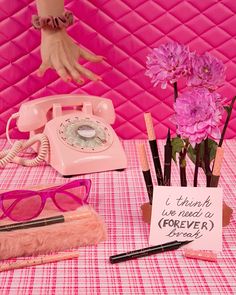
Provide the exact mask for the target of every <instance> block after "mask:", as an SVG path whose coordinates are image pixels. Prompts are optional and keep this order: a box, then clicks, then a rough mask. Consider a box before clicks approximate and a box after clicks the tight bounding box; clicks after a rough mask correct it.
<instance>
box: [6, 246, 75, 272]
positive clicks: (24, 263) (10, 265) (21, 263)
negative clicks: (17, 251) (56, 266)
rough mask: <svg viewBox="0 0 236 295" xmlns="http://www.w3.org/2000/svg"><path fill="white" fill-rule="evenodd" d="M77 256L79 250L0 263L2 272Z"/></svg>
mask: <svg viewBox="0 0 236 295" xmlns="http://www.w3.org/2000/svg"><path fill="white" fill-rule="evenodd" d="M76 257H79V252H78V251H74V252H64V253H57V254H50V255H44V256H36V257H31V258H29V259H24V260H18V261H12V262H10V261H6V262H4V263H0V272H2V271H7V270H12V269H18V268H23V267H29V266H35V265H41V264H45V263H50V262H58V261H62V260H66V259H72V258H76Z"/></svg>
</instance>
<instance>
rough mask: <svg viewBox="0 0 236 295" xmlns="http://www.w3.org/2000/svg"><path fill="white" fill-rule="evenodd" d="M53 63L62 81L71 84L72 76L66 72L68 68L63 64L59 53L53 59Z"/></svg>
mask: <svg viewBox="0 0 236 295" xmlns="http://www.w3.org/2000/svg"><path fill="white" fill-rule="evenodd" d="M51 63H52V66H53V68H54V69H55V70H56V72H57V74H58V75H59V76H60V77H61V79H62V80H63V81H65V82H69V81H70V80H71V77H70V75H69V74H68V72H67V71H66V68H65V67H64V65H63V64H62V62H61V61H60V59H59V56H58V53H55V54H54V55H53V57H52V58H51Z"/></svg>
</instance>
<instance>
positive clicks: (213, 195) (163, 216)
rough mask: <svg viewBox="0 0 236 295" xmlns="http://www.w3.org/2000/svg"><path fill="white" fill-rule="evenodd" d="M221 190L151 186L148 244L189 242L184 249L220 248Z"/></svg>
mask: <svg viewBox="0 0 236 295" xmlns="http://www.w3.org/2000/svg"><path fill="white" fill-rule="evenodd" d="M222 194H223V192H222V189H221V188H213V187H212V188H205V187H174V186H155V187H154V193H153V203H152V218H151V229H150V238H149V244H150V246H151V245H160V244H164V243H167V242H171V241H176V240H177V241H189V240H193V242H192V243H190V244H188V245H187V246H186V248H192V249H196V250H214V251H221V250H222Z"/></svg>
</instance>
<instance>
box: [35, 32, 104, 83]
mask: <svg viewBox="0 0 236 295" xmlns="http://www.w3.org/2000/svg"><path fill="white" fill-rule="evenodd" d="M41 57H42V64H41V66H40V68H39V69H38V76H40V77H41V76H43V75H44V73H45V71H46V70H47V69H48V68H52V69H55V70H56V72H57V73H58V75H59V76H60V77H61V78H62V80H64V81H65V82H69V81H71V80H72V79H73V80H74V81H76V82H77V83H79V84H83V83H84V78H83V76H84V77H87V78H88V79H90V80H92V81H100V80H101V77H100V76H97V75H96V74H94V73H93V72H91V71H90V70H88V69H86V68H85V67H83V66H82V65H80V64H79V63H78V60H79V58H80V57H83V58H84V59H86V60H88V61H92V62H99V61H102V60H103V57H102V56H98V55H94V54H91V53H89V52H88V51H87V50H85V49H82V48H81V47H80V46H79V45H77V44H76V43H75V42H74V40H73V39H72V38H71V37H70V36H69V35H68V34H67V32H66V31H65V30H59V31H49V30H42V40H41Z"/></svg>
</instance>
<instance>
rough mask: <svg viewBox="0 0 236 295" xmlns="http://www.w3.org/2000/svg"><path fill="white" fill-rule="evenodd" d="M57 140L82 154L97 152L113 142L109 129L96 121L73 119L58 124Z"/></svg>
mask: <svg viewBox="0 0 236 295" xmlns="http://www.w3.org/2000/svg"><path fill="white" fill-rule="evenodd" d="M58 135H59V138H60V139H61V140H62V141H63V142H64V143H65V144H67V145H69V146H71V147H73V148H75V149H79V150H80V151H82V152H99V151H102V150H105V149H107V148H108V147H109V146H110V145H111V144H112V141H113V137H112V133H111V127H110V126H107V125H106V124H104V123H103V122H100V121H98V120H96V119H91V118H90V117H88V118H83V119H80V118H79V117H74V118H70V119H66V120H65V121H64V122H62V123H61V124H60V128H59V131H58Z"/></svg>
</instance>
